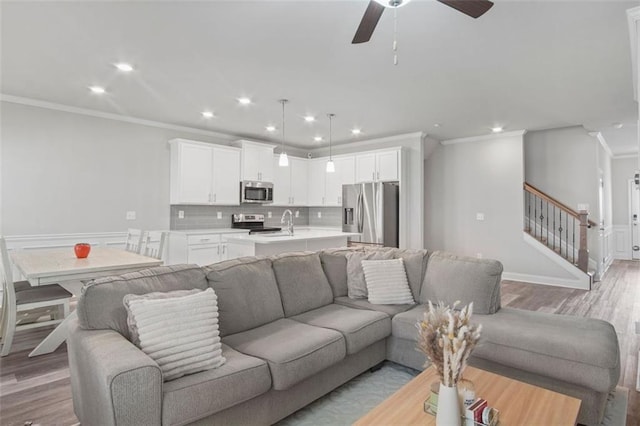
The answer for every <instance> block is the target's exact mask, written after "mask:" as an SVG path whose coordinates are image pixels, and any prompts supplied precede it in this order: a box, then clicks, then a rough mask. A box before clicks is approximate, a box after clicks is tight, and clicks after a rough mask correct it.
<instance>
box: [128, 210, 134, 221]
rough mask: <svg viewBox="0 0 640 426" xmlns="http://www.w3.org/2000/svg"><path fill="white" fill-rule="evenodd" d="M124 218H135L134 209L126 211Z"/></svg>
mask: <svg viewBox="0 0 640 426" xmlns="http://www.w3.org/2000/svg"><path fill="white" fill-rule="evenodd" d="M126 219H127V220H136V212H134V211H129V212H127V215H126Z"/></svg>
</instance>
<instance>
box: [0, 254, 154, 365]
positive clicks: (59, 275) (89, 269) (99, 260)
mask: <svg viewBox="0 0 640 426" xmlns="http://www.w3.org/2000/svg"><path fill="white" fill-rule="evenodd" d="M10 257H11V260H12V262H13V264H14V266H15V268H16V269H17V270H18V272H20V274H21V275H22V277H23V278H24V279H26V280H27V281H29V283H30V284H31V285H32V286H39V285H45V284H52V283H59V284H61V285H63V286H65V283H70V282H82V281H88V280H92V279H94V278H99V277H104V276H111V275H121V274H124V273H127V272H133V271H138V270H141V269H146V268H150V267H153V266H159V265H161V264H162V260H160V259H155V258H153V257H148V256H143V255H141V254H138V253H134V252H130V251H126V250H123V249H117V248H111V247H92V248H91V251H90V253H89V255H88V257H86V258H84V259H79V258H77V257H76V255H75V253H74V250H73V247H69V248H51V249H34V250H12V251H11V253H10ZM72 293H74V295H75V296H79V294H77V293H78V291H75V292H73V291H72ZM76 317H77V313H76V311H75V310H73V311H71V313H70V314H69V315H67V317H66V318H65V319H64V321H62V322H61V323H60V324H58V325H57V326H56V328H55V329H54V330H53V331H52V332H51V333H49V334H48V335H47V336H46V337H45V338H44V340H42V342H40V344H38V346H36V348H35V349H34V350H33V351H31V352H30V353H29V356H30V357H33V356H37V355H43V354H48V353H51V352H53V351H55V350H56V349H57V348H58V347H59V346H60V345H61V344H62V342H64V341H65V340H66V338H67V334H68V331H67V325H68V324H69V321H71V320H72V319H74V318H76Z"/></svg>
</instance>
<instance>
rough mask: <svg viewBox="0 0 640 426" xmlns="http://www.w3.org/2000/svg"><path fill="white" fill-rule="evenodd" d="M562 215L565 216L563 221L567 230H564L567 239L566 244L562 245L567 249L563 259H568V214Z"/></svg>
mask: <svg viewBox="0 0 640 426" xmlns="http://www.w3.org/2000/svg"><path fill="white" fill-rule="evenodd" d="M564 216H565V218H566V219H565V223H566V225H567V230H566V231H565V232H566V235H567V241H566V244H565V245H564V247H565V249H566V251H567V255H566V256H565V259H567V260H569V215H568V214H566V215H564Z"/></svg>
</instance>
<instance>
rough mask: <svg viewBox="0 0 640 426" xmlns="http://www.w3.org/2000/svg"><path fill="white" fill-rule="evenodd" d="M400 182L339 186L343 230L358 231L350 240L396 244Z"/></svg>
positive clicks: (388, 244) (394, 245) (387, 244)
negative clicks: (340, 187) (358, 235)
mask: <svg viewBox="0 0 640 426" xmlns="http://www.w3.org/2000/svg"><path fill="white" fill-rule="evenodd" d="M399 195H400V191H399V186H398V183H397V182H384V183H382V182H375V183H358V184H355V185H343V186H342V230H343V231H344V232H358V233H360V234H361V236H360V237H350V240H351V241H352V242H360V243H367V244H379V245H383V246H386V247H398V234H399V219H398V217H399V215H398V206H399Z"/></svg>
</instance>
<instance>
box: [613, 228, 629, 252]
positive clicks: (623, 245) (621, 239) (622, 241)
mask: <svg viewBox="0 0 640 426" xmlns="http://www.w3.org/2000/svg"><path fill="white" fill-rule="evenodd" d="M612 234H613V235H612V237H613V238H612V240H613V241H612V252H613V258H614V259H621V260H631V229H630V228H629V225H613V232H612Z"/></svg>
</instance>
